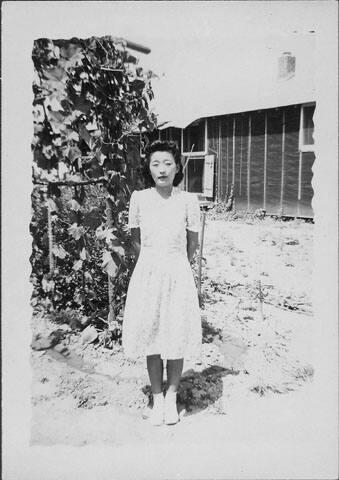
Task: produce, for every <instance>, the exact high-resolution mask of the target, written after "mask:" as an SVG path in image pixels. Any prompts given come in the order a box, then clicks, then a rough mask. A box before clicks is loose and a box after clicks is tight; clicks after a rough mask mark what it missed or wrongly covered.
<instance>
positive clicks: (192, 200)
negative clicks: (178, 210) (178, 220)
mask: <svg viewBox="0 0 339 480" xmlns="http://www.w3.org/2000/svg"><path fill="white" fill-rule="evenodd" d="M186 208H187V210H186V229H187V230H190V231H192V232H199V231H200V207H199V202H198V197H197V196H196V195H195V194H192V193H189V194H187V204H186Z"/></svg>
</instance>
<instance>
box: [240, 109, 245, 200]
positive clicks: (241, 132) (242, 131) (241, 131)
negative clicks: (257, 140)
mask: <svg viewBox="0 0 339 480" xmlns="http://www.w3.org/2000/svg"><path fill="white" fill-rule="evenodd" d="M243 133H244V130H243V119H242V118H241V130H240V168H239V196H240V197H241V186H242V178H241V176H242V136H243Z"/></svg>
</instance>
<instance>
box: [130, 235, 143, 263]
mask: <svg viewBox="0 0 339 480" xmlns="http://www.w3.org/2000/svg"><path fill="white" fill-rule="evenodd" d="M131 237H132V245H133V249H134V254H135V257H136V260H138V257H139V254H140V248H141V247H140V243H141V242H140V228H131Z"/></svg>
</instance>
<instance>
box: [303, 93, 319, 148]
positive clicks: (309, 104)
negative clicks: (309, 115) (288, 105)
mask: <svg viewBox="0 0 339 480" xmlns="http://www.w3.org/2000/svg"><path fill="white" fill-rule="evenodd" d="M315 106H316V102H308V103H303V104H302V105H301V109H300V126H299V151H300V152H314V150H315V142H314V143H304V138H303V137H304V135H303V134H304V121H305V107H315Z"/></svg>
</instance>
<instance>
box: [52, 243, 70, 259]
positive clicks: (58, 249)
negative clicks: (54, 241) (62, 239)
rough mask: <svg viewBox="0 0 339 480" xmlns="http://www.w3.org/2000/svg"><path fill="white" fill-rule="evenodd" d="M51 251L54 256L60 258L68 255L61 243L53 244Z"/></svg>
mask: <svg viewBox="0 0 339 480" xmlns="http://www.w3.org/2000/svg"><path fill="white" fill-rule="evenodd" d="M52 252H53V254H54V255H55V256H56V257H58V258H61V259H62V260H63V259H64V258H65V257H66V256H67V255H68V253H67V252H66V250H65V249H64V247H63V246H62V245H54V247H53V249H52Z"/></svg>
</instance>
